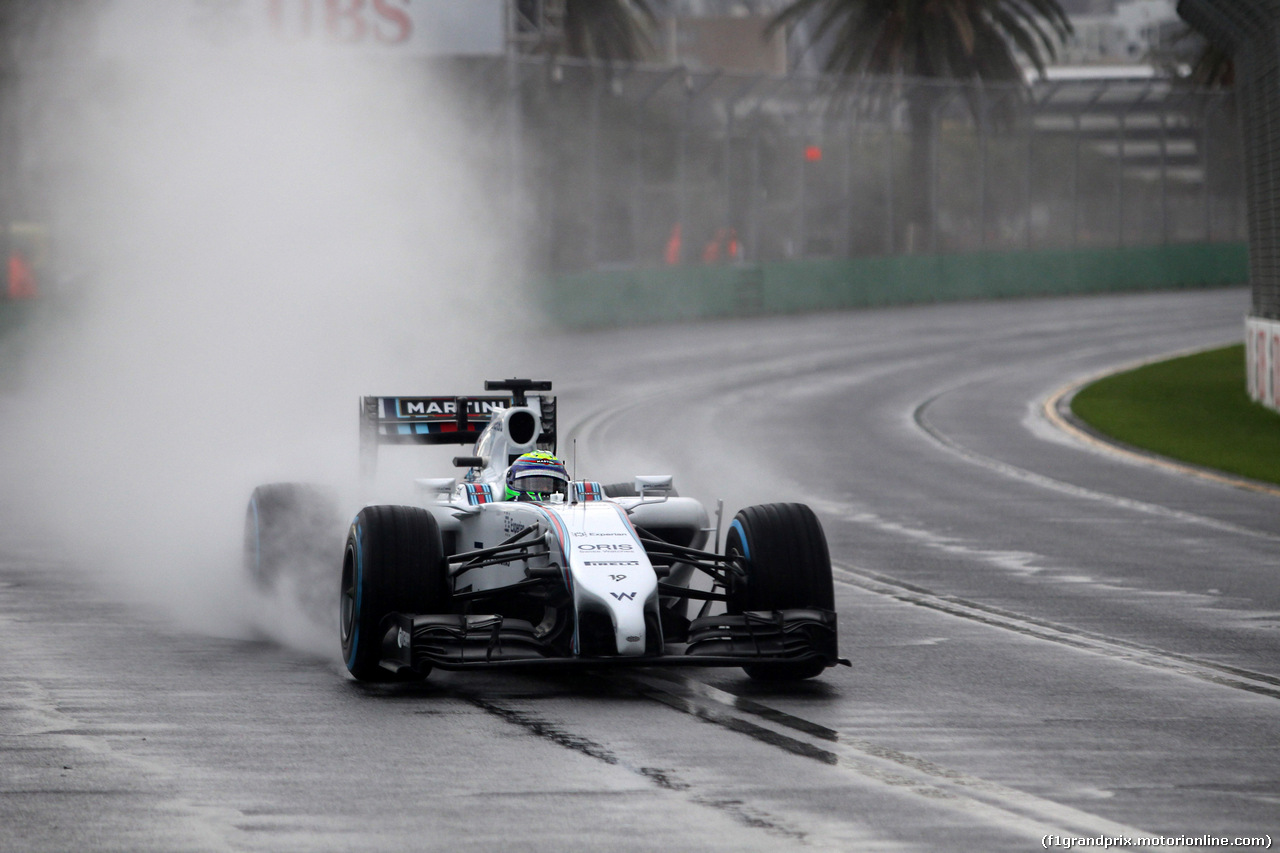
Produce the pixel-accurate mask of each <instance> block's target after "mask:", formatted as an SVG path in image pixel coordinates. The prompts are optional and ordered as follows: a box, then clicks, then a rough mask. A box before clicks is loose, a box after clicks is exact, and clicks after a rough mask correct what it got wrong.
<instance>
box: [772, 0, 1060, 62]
mask: <svg viewBox="0 0 1280 853" xmlns="http://www.w3.org/2000/svg"><path fill="white" fill-rule="evenodd" d="M810 16H812V17H810ZM806 19H807V20H810V21H811V22H812V25H813V27H812V30H811V43H812V44H813V45H818V46H821V48H822V49H825V50H827V51H828V52H827V55H826V58H825V62H824V66H825V69H826V70H827V71H829V72H832V73H838V74H883V75H905V76H913V77H932V78H958V79H981V80H984V81H1013V80H1022V78H1023V74H1022V67H1021V65H1020V64H1019V57H1021V58H1023V59H1024V60H1025V61H1027V62H1029V63H1030V64H1031V65H1032V66H1033V67H1034V68H1035V69H1036V70H1037V71H1039V72H1040V73H1041V74H1043V73H1044V69H1045V65H1046V64H1047V63H1048V62H1049V61H1051V60H1052V59H1053V58H1054V56H1056V54H1057V48H1058V45H1059V44H1061V42H1062V40H1063V39H1065V38H1066V37H1067V36H1068V35H1070V34H1071V32H1072V27H1071V21H1070V19H1069V18H1068V17H1067V14H1066V12H1064V11H1063V9H1062V6H1061V5H1060V4H1059V3H1058V0H795V2H793V3H791V4H790V5H789V6H787V7H786V8H785V9H783V10H782V11H781V12H780V13H778V15H776V16H775V17H774V19H773V20H772V21H771V22H770V24H769V31H770V32H772V31H775V30H776V29H778V28H779V27H790V26H794V25H795V24H797V23H799V22H800V21H801V20H806Z"/></svg>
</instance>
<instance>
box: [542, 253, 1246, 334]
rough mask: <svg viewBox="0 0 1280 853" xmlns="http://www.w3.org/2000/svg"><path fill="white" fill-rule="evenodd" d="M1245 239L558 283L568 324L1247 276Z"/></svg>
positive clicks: (1231, 280)
mask: <svg viewBox="0 0 1280 853" xmlns="http://www.w3.org/2000/svg"><path fill="white" fill-rule="evenodd" d="M1248 278H1249V254H1248V247H1247V245H1246V244H1244V243H1188V244H1177V245H1168V246H1142V247H1133V248H1110V249H1077V250H1051V251H1050V250H1042V251H1025V252H973V253H966V254H955V255H905V256H889V257H876V258H852V259H849V258H842V259H838V260H837V259H827V260H801V261H777V262H772V263H763V264H725V265H705V266H679V267H656V268H651V269H637V270H604V271H596V272H589V273H577V274H574V275H567V276H562V277H559V278H556V279H553V280H551V281H549V282H548V283H547V288H548V291H549V292H548V297H549V300H548V301H549V308H550V310H551V311H552V315H551V316H552V318H553V319H554V321H555V322H556V323H557V325H560V326H564V327H567V328H592V327H604V326H630V325H638V324H644V323H666V322H672V321H680V320H701V319H708V318H714V317H748V316H755V315H763V314H796V313H801V312H806V311H826V310H839V309H845V308H866V307H871V306H878V305H901V304H908V303H915V302H950V301H956V300H962V299H993V298H1003V297H1018V296H1059V295H1067V294H1076V293H1106V292H1118V291H1139V290H1168V289H1173V288H1190V287H1213V286H1221V285H1233V284H1244V283H1245V282H1247V281H1248Z"/></svg>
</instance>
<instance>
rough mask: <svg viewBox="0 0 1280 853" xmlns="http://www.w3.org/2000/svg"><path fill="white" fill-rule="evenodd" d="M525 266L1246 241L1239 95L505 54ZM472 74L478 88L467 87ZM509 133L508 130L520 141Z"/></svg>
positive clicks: (499, 93)
mask: <svg viewBox="0 0 1280 853" xmlns="http://www.w3.org/2000/svg"><path fill="white" fill-rule="evenodd" d="M468 73H469V74H470V75H473V81H472V83H473V84H475V83H476V82H477V81H479V83H480V85H481V88H487V90H488V93H489V95H488V99H487V104H488V111H487V112H488V115H490V116H498V117H501V119H500V120H501V123H502V124H503V125H506V127H505V128H504V130H506V131H508V132H510V133H511V134H512V136H511V137H510V138H511V139H512V144H510V145H509V146H508V148H507V163H506V171H507V172H508V173H509V175H510V178H511V180H512V181H515V182H518V183H519V184H521V185H522V186H523V188H524V189H525V191H526V193H527V195H526V196H525V197H526V198H528V199H530V201H529V207H530V210H529V212H530V213H531V214H532V215H531V216H530V217H529V221H530V222H531V223H532V226H531V227H530V228H526V229H525V231H526V233H527V234H529V235H530V239H531V247H532V253H531V254H532V257H531V261H532V263H533V266H534V267H535V268H538V269H541V270H543V271H546V272H551V273H565V272H579V271H587V270H596V269H616V268H641V267H648V266H654V265H662V264H672V263H681V264H688V263H709V262H710V263H714V262H725V261H735V260H736V261H744V262H770V261H776V260H782V259H803V258H843V257H865V256H876V255H902V254H918V253H954V252H971V251H1021V250H1036V249H1062V248H1068V249H1069V248H1103V247H1139V246H1155V245H1168V244H1175V243H1193V242H1195V243H1204V242H1240V241H1243V240H1244V239H1245V237H1246V233H1247V226H1246V218H1245V204H1244V195H1245V193H1244V183H1243V180H1242V175H1243V164H1242V152H1241V146H1240V142H1239V134H1238V132H1237V125H1238V122H1237V119H1236V115H1235V110H1236V105H1235V101H1234V99H1233V97H1232V95H1231V94H1230V93H1226V92H1221V91H1195V90H1190V89H1187V88H1184V87H1182V86H1180V85H1178V84H1176V83H1173V82H1171V81H1169V80H1164V79H1154V78H1139V79H1107V80H1050V81H1041V82H1036V83H1033V84H1032V85H1030V86H1029V87H1020V86H992V85H981V84H957V83H948V82H937V81H929V80H918V79H865V78H864V79H851V78H842V77H826V76H799V75H791V76H782V77H778V76H769V75H743V74H734V73H727V72H714V71H693V70H689V69H685V68H655V67H624V66H613V67H609V66H605V65H600V64H594V63H587V62H578V61H567V60H563V59H560V60H555V59H505V60H490V61H484V62H479V63H477V64H475V65H473V66H471V67H470V69H469V71H468ZM473 90H474V89H473ZM516 140H519V141H516Z"/></svg>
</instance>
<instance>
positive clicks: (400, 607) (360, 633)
mask: <svg viewBox="0 0 1280 853" xmlns="http://www.w3.org/2000/svg"><path fill="white" fill-rule="evenodd" d="M445 566H446V563H445V562H444V554H443V549H442V548H441V542H440V527H439V525H438V524H437V523H436V520H435V518H434V517H433V516H432V515H431V513H429V512H427V511H426V510H425V509H421V508H419V507H409V506H370V507H365V508H364V509H362V510H360V512H359V514H357V515H356V517H355V520H354V521H353V522H352V523H351V529H350V532H349V533H348V534H347V547H346V550H345V551H344V552H343V558H342V585H341V598H340V601H341V604H340V607H339V621H340V632H341V639H342V657H343V660H344V661H345V662H346V664H347V669H348V670H350V671H351V674H352V675H354V676H355V677H356V679H357V680H359V681H401V680H412V679H416V678H422V677H424V676H425V675H426V674H427V673H428V672H430V669H427V670H426V671H423V672H414V673H412V674H410V673H408V672H406V673H404V674H403V675H402V674H398V673H394V672H392V671H391V670H388V669H385V668H383V667H382V666H381V665H380V664H379V661H380V660H381V659H382V631H381V630H380V628H381V625H382V620H383V619H384V618H385V617H386V616H387V614H388V613H395V612H399V613H415V614H423V613H446V612H448V602H449V600H450V598H449V594H448V587H447V577H446V574H445Z"/></svg>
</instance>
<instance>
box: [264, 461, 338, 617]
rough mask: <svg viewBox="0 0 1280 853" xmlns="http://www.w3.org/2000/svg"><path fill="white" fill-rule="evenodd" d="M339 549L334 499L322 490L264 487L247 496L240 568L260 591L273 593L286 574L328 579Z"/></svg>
mask: <svg viewBox="0 0 1280 853" xmlns="http://www.w3.org/2000/svg"><path fill="white" fill-rule="evenodd" d="M341 544H342V519H341V517H340V516H339V514H338V506H337V499H336V498H335V497H334V495H333V494H332V493H330V492H329V491H328V490H326V489H324V488H323V487H321V486H317V485H313V484H311V483H267V484H266V485H262V486H258V487H257V488H256V489H254V490H253V494H252V495H250V497H249V505H248V507H247V508H246V510H245V519H244V567H245V571H246V573H247V574H248V575H249V577H250V578H251V579H252V580H253V582H254V583H255V584H256V585H257V586H258V587H259V588H261V589H264V590H269V589H272V588H274V587H275V586H276V583H277V582H278V581H279V579H280V577H281V576H282V575H284V574H287V573H294V574H296V575H298V576H299V577H300V578H303V579H304V581H305V580H312V581H314V580H318V579H319V576H322V575H328V576H329V577H332V574H329V573H330V572H332V571H333V565H334V563H335V562H336V561H337V556H338V548H339V546H340V545H341ZM330 601H331V602H332V599H330ZM330 606H332V605H330Z"/></svg>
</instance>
